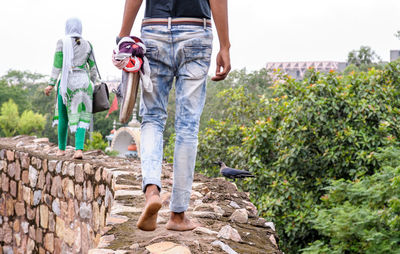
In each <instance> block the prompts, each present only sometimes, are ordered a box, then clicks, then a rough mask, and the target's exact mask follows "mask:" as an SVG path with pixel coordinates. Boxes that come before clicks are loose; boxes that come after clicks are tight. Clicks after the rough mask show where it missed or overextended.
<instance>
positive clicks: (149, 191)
mask: <svg viewBox="0 0 400 254" xmlns="http://www.w3.org/2000/svg"><path fill="white" fill-rule="evenodd" d="M145 195H146V197H151V196H154V195H158V196H159V195H160V191H159V190H158V186H157V185H155V184H149V185H147V186H146V192H145Z"/></svg>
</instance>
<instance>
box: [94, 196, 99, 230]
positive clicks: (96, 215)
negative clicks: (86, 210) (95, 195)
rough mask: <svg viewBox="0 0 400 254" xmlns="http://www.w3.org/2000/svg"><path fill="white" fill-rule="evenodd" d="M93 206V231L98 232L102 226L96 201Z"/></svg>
mask: <svg viewBox="0 0 400 254" xmlns="http://www.w3.org/2000/svg"><path fill="white" fill-rule="evenodd" d="M92 206H93V230H94V231H96V232H97V231H98V230H99V226H100V217H99V216H100V210H99V205H98V204H97V202H96V201H94V202H93V203H92Z"/></svg>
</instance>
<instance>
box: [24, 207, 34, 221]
mask: <svg viewBox="0 0 400 254" xmlns="http://www.w3.org/2000/svg"><path fill="white" fill-rule="evenodd" d="M35 217H36V208H31V207H30V206H29V205H28V206H27V207H26V218H27V219H28V220H34V219H35Z"/></svg>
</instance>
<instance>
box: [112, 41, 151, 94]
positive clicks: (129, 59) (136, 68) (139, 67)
mask: <svg viewBox="0 0 400 254" xmlns="http://www.w3.org/2000/svg"><path fill="white" fill-rule="evenodd" d="M145 53H146V46H145V45H144V43H143V41H142V40H141V39H140V38H138V37H135V36H129V37H123V38H121V40H120V41H119V42H118V45H117V48H116V49H114V51H113V55H112V62H113V64H114V65H115V66H116V67H117V68H118V69H120V70H123V73H122V80H123V82H122V85H123V86H124V85H125V86H126V84H124V83H125V82H124V80H126V75H127V74H128V73H132V72H133V73H135V72H139V74H140V81H141V85H142V88H143V89H145V90H146V91H147V92H149V93H151V92H152V91H153V84H152V82H151V79H150V65H149V61H148V59H147V58H146V56H145ZM118 90H121V88H120V87H119V88H118ZM122 90H125V87H123V88H122ZM122 94H123V93H122ZM117 95H118V93H117Z"/></svg>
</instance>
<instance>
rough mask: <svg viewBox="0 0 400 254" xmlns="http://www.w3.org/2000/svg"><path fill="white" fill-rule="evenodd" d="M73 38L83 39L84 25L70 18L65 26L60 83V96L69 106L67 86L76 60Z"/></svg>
mask: <svg viewBox="0 0 400 254" xmlns="http://www.w3.org/2000/svg"><path fill="white" fill-rule="evenodd" d="M72 37H79V38H81V37H82V23H81V21H80V20H79V19H77V18H70V19H68V20H67V22H66V24H65V37H64V39H63V66H62V76H61V82H60V94H61V96H62V98H63V102H64V104H65V105H66V104H67V96H66V95H67V85H68V76H69V73H70V72H72V67H73V66H72V64H73V63H72V61H73V59H74V47H73V44H72Z"/></svg>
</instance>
